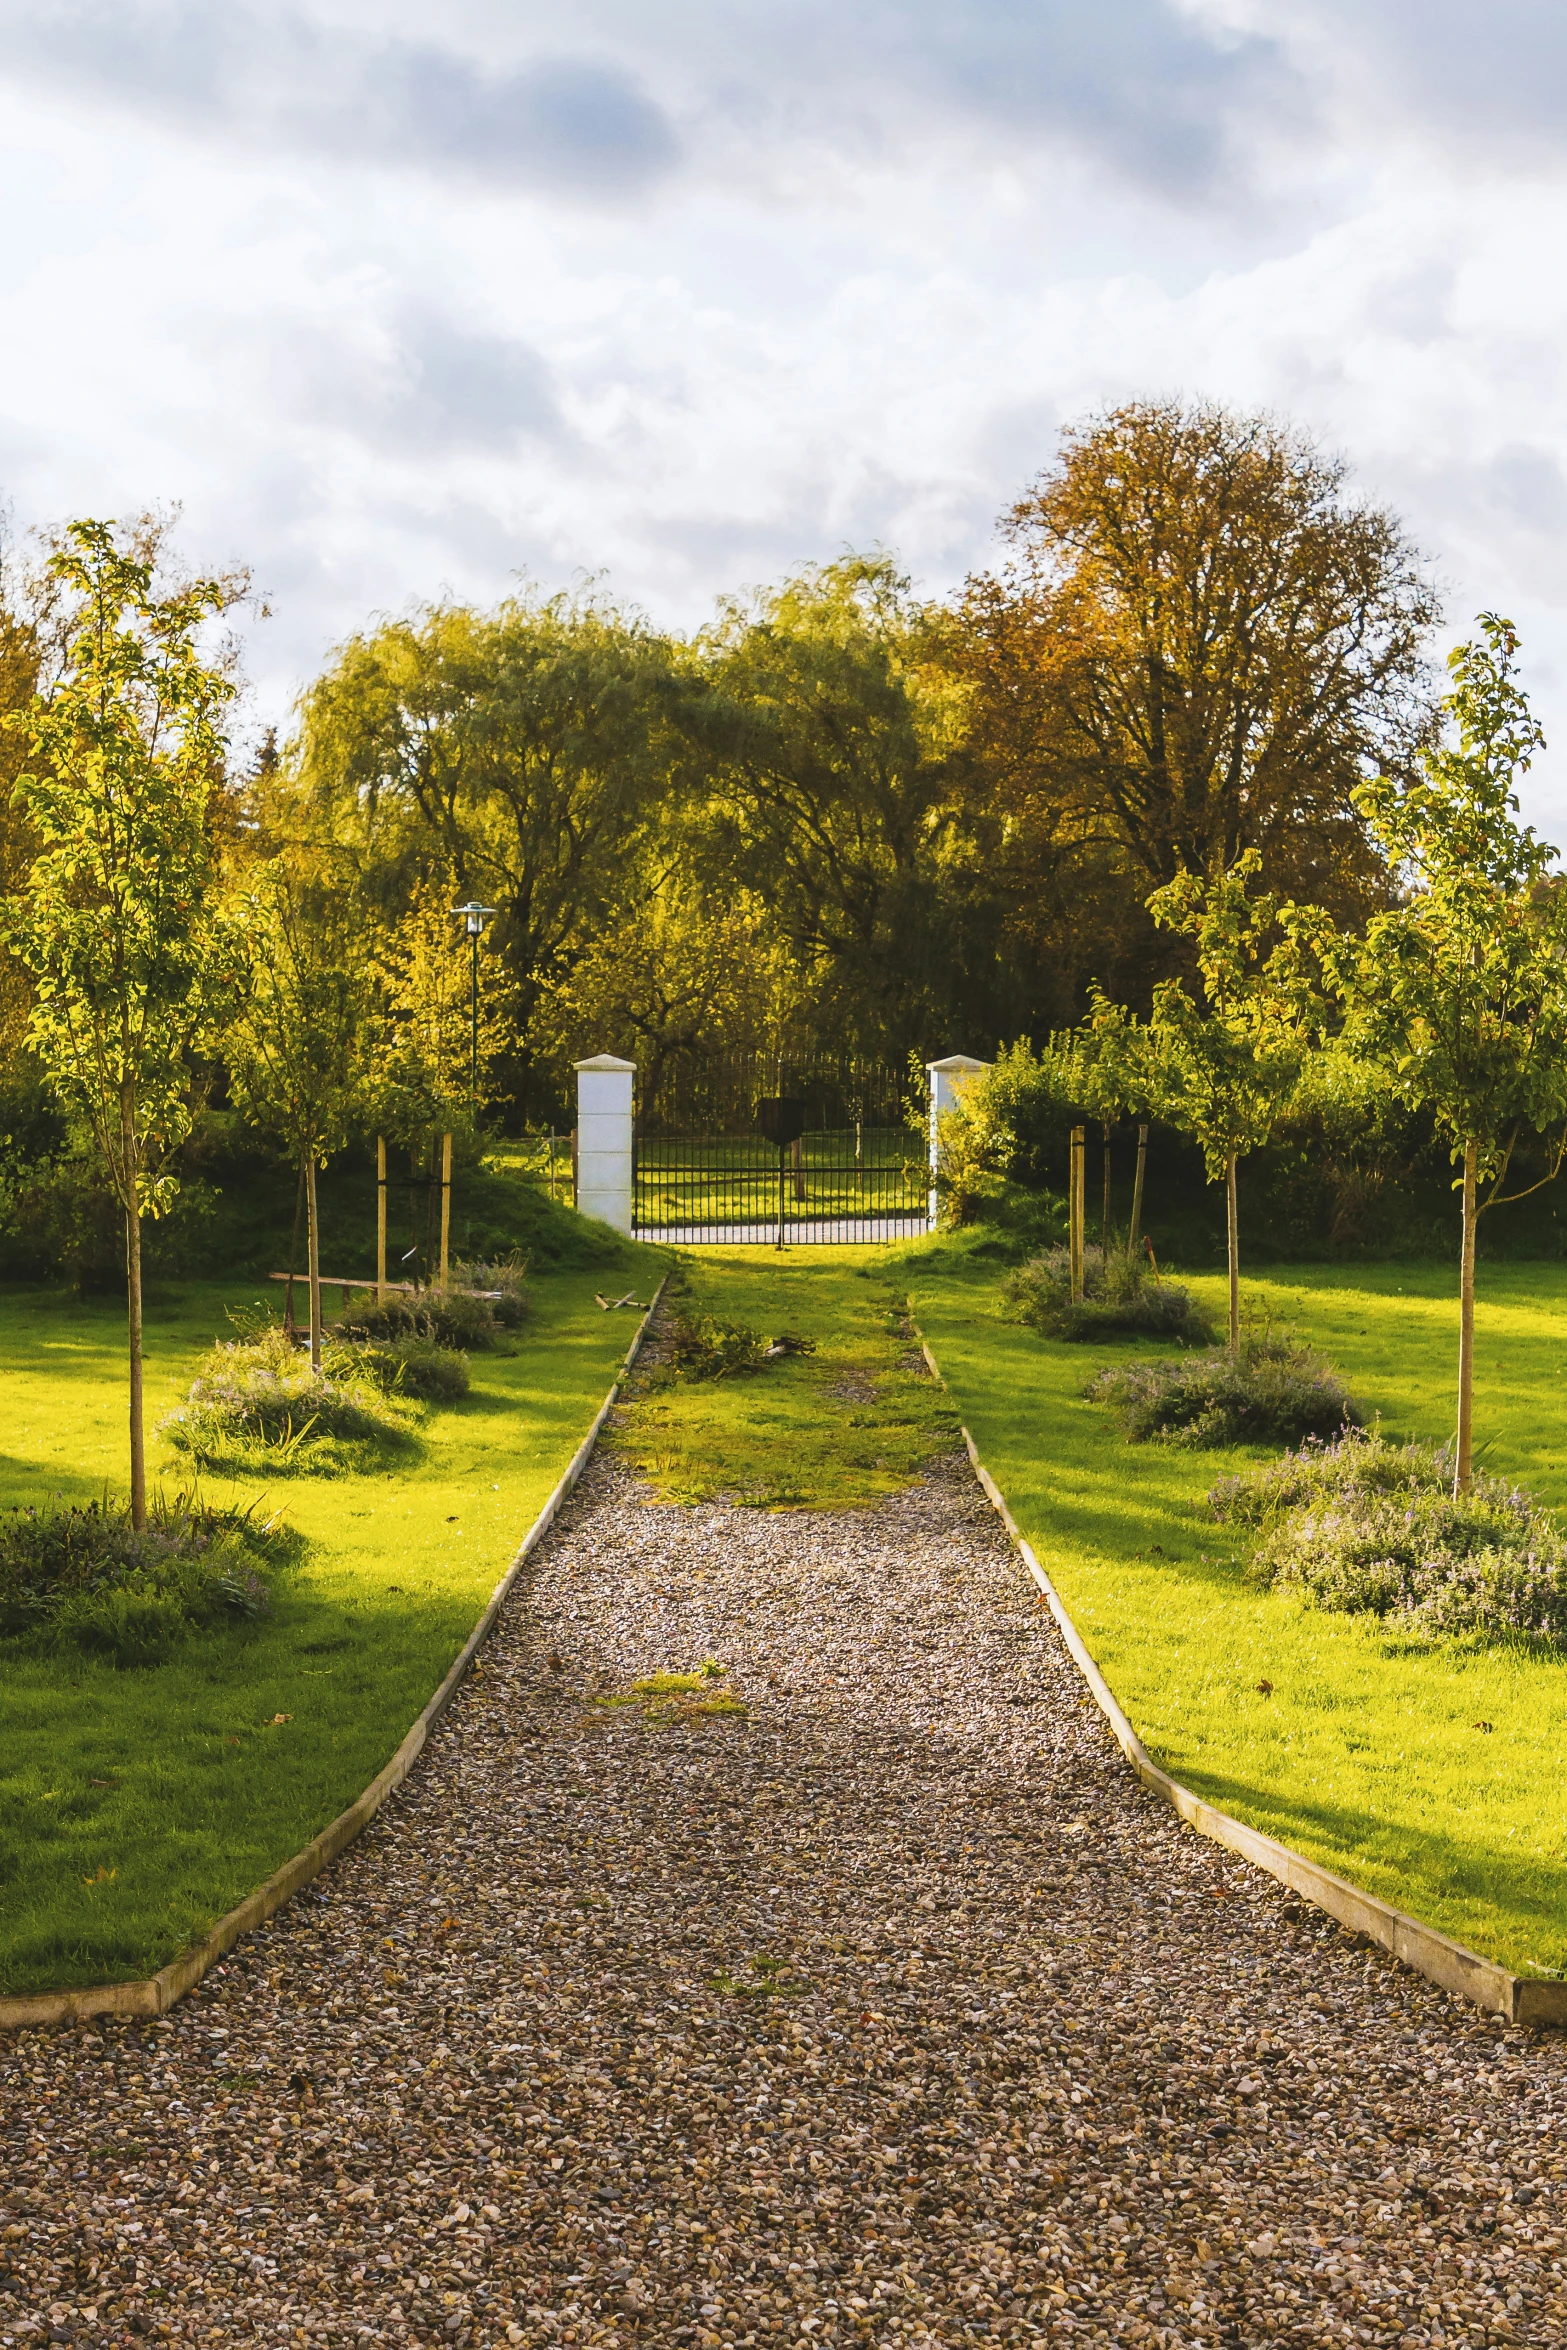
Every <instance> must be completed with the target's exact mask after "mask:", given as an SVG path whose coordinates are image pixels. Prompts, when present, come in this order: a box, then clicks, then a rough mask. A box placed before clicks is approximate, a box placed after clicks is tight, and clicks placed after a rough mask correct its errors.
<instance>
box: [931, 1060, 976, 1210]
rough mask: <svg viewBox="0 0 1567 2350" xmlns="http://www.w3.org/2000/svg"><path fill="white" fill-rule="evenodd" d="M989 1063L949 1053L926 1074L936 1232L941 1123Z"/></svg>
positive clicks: (935, 1062)
mask: <svg viewBox="0 0 1567 2350" xmlns="http://www.w3.org/2000/svg"><path fill="white" fill-rule="evenodd" d="M989 1067H990V1063H989V1062H988V1061H976V1060H975V1058H974V1056H973V1054H972V1053H949V1054H948V1055H947V1057H946V1059H945V1060H944V1061H927V1062H926V1064H925V1071H926V1074H927V1076H928V1077H929V1079H930V1228H931V1230H932V1232H934V1231H935V1229H936V1215H937V1204H938V1203H937V1198H936V1161H937V1157H938V1155H939V1153H940V1149H941V1120H942V1117H943V1115H944V1113H945V1112H946V1111H948V1110H951V1109H955V1108H956V1106H957V1102H958V1097H959V1095H960V1094H961V1093H962V1091H963V1088H964V1086H965V1085H967V1084H968V1083H969V1081H970V1080H971V1079H972V1078H974V1077H977V1076H978V1075H979V1073H980V1071H981V1070H982V1069H988V1068H989Z"/></svg>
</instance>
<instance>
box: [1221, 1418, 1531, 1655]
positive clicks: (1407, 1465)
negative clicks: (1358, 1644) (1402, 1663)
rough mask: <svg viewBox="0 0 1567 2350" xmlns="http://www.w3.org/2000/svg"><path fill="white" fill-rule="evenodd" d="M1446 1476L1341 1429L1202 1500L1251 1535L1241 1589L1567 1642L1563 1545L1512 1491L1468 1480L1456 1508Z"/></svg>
mask: <svg viewBox="0 0 1567 2350" xmlns="http://www.w3.org/2000/svg"><path fill="white" fill-rule="evenodd" d="M1452 1473H1453V1472H1452V1460H1451V1457H1450V1455H1449V1454H1448V1453H1447V1452H1446V1451H1445V1450H1443V1451H1439V1450H1437V1449H1436V1448H1434V1447H1433V1446H1430V1445H1423V1444H1407V1445H1402V1446H1394V1445H1390V1444H1385V1443H1384V1442H1383V1441H1382V1439H1381V1438H1380V1436H1377V1435H1372V1436H1366V1435H1362V1434H1359V1433H1346V1434H1345V1435H1343V1436H1341V1437H1339V1438H1338V1439H1337V1440H1336V1441H1335V1442H1333V1443H1331V1444H1308V1445H1305V1446H1303V1447H1302V1448H1301V1450H1300V1451H1299V1452H1296V1453H1291V1454H1289V1455H1288V1456H1287V1457H1286V1458H1285V1459H1284V1460H1282V1461H1278V1462H1275V1463H1274V1464H1273V1465H1272V1466H1271V1467H1269V1468H1266V1469H1261V1470H1258V1471H1257V1472H1256V1473H1255V1474H1254V1475H1252V1476H1249V1477H1226V1478H1223V1479H1221V1481H1220V1482H1219V1483H1218V1484H1217V1485H1215V1486H1214V1488H1213V1490H1212V1492H1211V1493H1210V1494H1209V1496H1208V1500H1209V1504H1210V1507H1211V1508H1212V1510H1213V1513H1214V1516H1215V1517H1216V1518H1218V1519H1219V1520H1220V1521H1221V1522H1223V1521H1226V1520H1227V1521H1229V1522H1231V1523H1234V1524H1239V1525H1252V1526H1257V1527H1259V1528H1260V1529H1261V1538H1260V1540H1259V1541H1258V1543H1257V1546H1256V1549H1255V1550H1254V1551H1253V1553H1252V1557H1251V1559H1250V1561H1249V1563H1248V1568H1247V1573H1248V1575H1249V1577H1250V1579H1251V1580H1253V1581H1254V1582H1258V1583H1262V1584H1266V1585H1281V1586H1284V1587H1287V1588H1291V1589H1294V1590H1298V1591H1300V1592H1302V1593H1304V1594H1305V1596H1306V1597H1307V1598H1308V1599H1309V1600H1310V1601H1311V1602H1312V1603H1313V1605H1315V1606H1317V1607H1323V1608H1332V1609H1335V1610H1337V1611H1339V1612H1340V1613H1343V1614H1346V1615H1362V1614H1371V1615H1376V1616H1395V1617H1398V1618H1400V1619H1402V1620H1403V1621H1405V1622H1407V1623H1408V1624H1410V1625H1411V1626H1412V1627H1413V1628H1415V1629H1417V1630H1419V1631H1422V1632H1450V1633H1467V1634H1471V1635H1475V1636H1478V1637H1481V1638H1484V1639H1493V1640H1494V1639H1502V1638H1507V1637H1509V1636H1511V1635H1515V1634H1519V1633H1523V1634H1526V1635H1529V1636H1531V1637H1533V1638H1536V1639H1542V1640H1548V1641H1551V1642H1552V1643H1553V1644H1555V1645H1558V1646H1560V1645H1562V1644H1563V1643H1564V1642H1567V1542H1564V1540H1563V1538H1562V1536H1561V1535H1560V1534H1559V1533H1558V1532H1557V1530H1556V1527H1555V1525H1554V1524H1553V1522H1552V1521H1551V1519H1550V1518H1549V1517H1548V1516H1547V1515H1546V1513H1545V1512H1544V1511H1543V1510H1542V1509H1540V1508H1539V1506H1538V1505H1537V1504H1536V1503H1535V1502H1534V1501H1532V1500H1531V1499H1530V1497H1529V1495H1527V1494H1526V1493H1523V1492H1520V1491H1519V1489H1518V1488H1517V1487H1516V1486H1511V1485H1508V1484H1507V1483H1506V1482H1505V1481H1504V1480H1503V1479H1501V1478H1498V1477H1486V1476H1479V1475H1477V1476H1476V1477H1475V1479H1474V1482H1473V1484H1472V1486H1471V1488H1470V1490H1469V1492H1468V1493H1466V1494H1464V1495H1462V1496H1460V1497H1458V1498H1456V1499H1455V1497H1454V1495H1453V1492H1452Z"/></svg>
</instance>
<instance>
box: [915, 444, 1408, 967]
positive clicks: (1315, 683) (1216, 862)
mask: <svg viewBox="0 0 1567 2350" xmlns="http://www.w3.org/2000/svg"><path fill="white" fill-rule="evenodd" d="M1004 528H1005V530H1006V532H1007V536H1008V538H1009V539H1010V541H1011V543H1012V547H1013V549H1014V556H1013V561H1012V563H1011V566H1010V568H1009V569H1008V570H1007V571H1006V572H1005V573H1004V574H1003V575H1001V576H999V577H990V578H980V579H975V580H972V581H971V582H970V583H969V590H968V594H967V597H966V599H965V604H964V609H963V614H962V620H963V629H962V631H961V632H960V635H959V637H958V638H957V639H954V640H952V642H953V644H954V645H955V647H956V651H955V656H954V657H955V658H956V659H957V660H958V663H959V666H960V668H962V669H963V670H964V671H965V673H966V674H967V675H968V677H969V678H970V680H971V683H972V686H973V690H974V730H975V732H974V753H973V755H974V759H975V773H976V777H977V788H978V789H979V790H980V791H981V793H982V794H983V793H986V792H988V793H989V794H991V795H993V796H994V799H995V800H996V801H997V802H998V803H999V804H1000V806H1001V807H1002V808H1003V809H1004V810H1005V811H1006V812H1007V814H1008V817H1009V820H1010V822H1011V824H1012V826H1013V828H1014V834H1015V835H1016V836H1017V837H1019V838H1020V839H1021V841H1022V843H1023V844H1024V845H1025V846H1030V847H1031V853H1032V854H1033V855H1034V856H1035V857H1036V858H1038V859H1039V860H1041V861H1042V863H1043V864H1044V865H1045V866H1046V868H1047V869H1048V868H1050V866H1051V864H1052V861H1061V860H1064V861H1065V862H1066V863H1067V865H1068V866H1069V867H1070V866H1073V865H1078V866H1081V867H1082V868H1083V869H1084V870H1085V871H1089V872H1097V870H1098V865H1099V861H1100V860H1102V858H1103V856H1104V855H1105V854H1106V853H1107V852H1109V853H1112V854H1113V855H1114V856H1116V857H1118V858H1119V859H1120V860H1122V861H1123V864H1124V867H1125V869H1126V870H1127V871H1128V872H1129V873H1133V874H1140V875H1141V876H1143V877H1145V878H1144V882H1143V887H1144V889H1145V890H1146V888H1147V886H1148V885H1149V884H1150V883H1152V884H1157V885H1161V886H1162V885H1163V884H1165V883H1167V882H1170V881H1173V880H1174V878H1175V876H1176V874H1177V873H1178V872H1181V871H1188V872H1193V873H1200V874H1211V873H1216V872H1219V871H1223V870H1226V869H1228V868H1230V867H1232V866H1233V865H1234V863H1235V861H1236V859H1237V858H1238V857H1239V856H1240V855H1241V853H1242V852H1243V851H1244V850H1247V849H1254V850H1256V851H1257V852H1258V855H1259V857H1260V860H1261V872H1262V876H1263V879H1264V882H1265V884H1266V885H1267V886H1268V887H1270V888H1273V889H1275V890H1280V891H1282V892H1283V894H1284V895H1286V896H1287V897H1291V898H1297V899H1305V898H1312V899H1315V901H1316V902H1318V903H1320V904H1323V905H1325V906H1328V907H1329V908H1331V909H1332V910H1333V911H1334V912H1335V913H1337V914H1339V915H1340V917H1341V918H1342V917H1346V916H1348V917H1352V918H1356V919H1358V918H1361V917H1363V916H1364V914H1365V913H1366V912H1367V911H1368V910H1369V909H1370V908H1371V907H1373V906H1375V905H1377V904H1381V903H1385V902H1386V900H1387V896H1388V876H1387V871H1386V867H1385V865H1384V864H1383V863H1382V861H1381V860H1380V858H1379V856H1378V854H1377V851H1376V844H1375V842H1374V840H1373V839H1372V837H1371V835H1370V832H1369V829H1368V824H1367V819H1366V817H1365V814H1364V812H1363V811H1362V810H1361V809H1360V808H1359V807H1358V806H1357V804H1356V801H1355V789H1356V786H1357V784H1359V783H1360V782H1362V781H1363V780H1365V779H1366V777H1367V776H1368V775H1369V774H1371V773H1374V772H1380V773H1384V774H1388V775H1393V776H1407V775H1409V774H1410V773H1411V772H1412V770H1413V765H1414V761H1415V759H1416V756H1417V754H1418V752H1419V750H1420V748H1421V746H1422V744H1423V743H1425V742H1426V741H1427V740H1428V739H1429V736H1430V727H1431V697H1430V689H1429V684H1428V679H1427V673H1426V669H1425V664H1424V659H1423V647H1424V644H1425V640H1426V638H1427V636H1428V633H1429V631H1430V629H1431V627H1432V625H1433V624H1434V622H1435V620H1436V618H1437V616H1438V615H1437V604H1436V597H1435V594H1434V591H1433V589H1432V587H1431V585H1430V583H1429V581H1428V579H1427V578H1426V576H1425V573H1424V571H1423V569H1422V567H1421V564H1420V562H1419V560H1418V558H1417V557H1416V555H1415V552H1414V550H1413V549H1412V548H1411V546H1410V544H1409V542H1408V540H1407V539H1406V537H1405V536H1404V534H1403V531H1402V530H1401V528H1400V526H1399V524H1398V523H1397V521H1396V520H1395V519H1394V517H1393V516H1392V515H1390V514H1389V513H1387V512H1385V511H1384V510H1382V509H1380V508H1378V507H1376V506H1374V505H1371V504H1369V503H1367V502H1366V501H1364V500H1361V499H1358V498H1356V497H1355V496H1354V494H1353V493H1352V491H1351V489H1350V486H1349V482H1348V478H1347V474H1346V469H1345V467H1344V465H1343V463H1342V462H1341V461H1340V460H1338V459H1336V458H1332V457H1328V456H1325V455H1324V454H1323V453H1322V452H1321V451H1320V450H1318V449H1316V448H1315V447H1313V445H1312V444H1311V443H1310V442H1309V441H1308V440H1306V439H1305V438H1304V437H1303V436H1302V435H1300V434H1298V433H1295V432H1292V431H1290V430H1289V429H1287V428H1286V427H1285V426H1283V425H1282V424H1279V423H1277V422H1276V421H1274V420H1273V419H1272V418H1269V417H1242V416H1236V415H1233V414H1231V413H1229V412H1227V411H1226V410H1224V409H1221V408H1216V407H1212V406H1198V407H1183V406H1182V405H1180V404H1179V403H1177V402H1175V401H1154V402H1135V403H1132V404H1129V405H1127V406H1125V407H1121V408H1118V409H1115V410H1113V411H1111V412H1110V413H1109V414H1107V415H1103V416H1100V417H1096V418H1092V419H1090V420H1089V421H1088V422H1086V423H1084V424H1081V425H1078V426H1075V427H1073V428H1071V429H1070V430H1069V431H1067V432H1066V434H1065V435H1064V436H1063V440H1062V445H1061V451H1060V455H1059V457H1058V459H1057V461H1056V463H1055V464H1054V465H1053V466H1052V467H1051V468H1050V469H1049V470H1048V471H1047V472H1046V473H1045V474H1043V475H1042V476H1041V477H1040V479H1039V480H1038V481H1037V482H1036V483H1035V484H1034V485H1033V487H1032V488H1031V489H1030V490H1029V491H1028V492H1027V493H1026V494H1025V495H1024V496H1023V497H1022V498H1020V499H1019V500H1018V502H1017V504H1016V505H1015V506H1014V507H1013V508H1012V510H1011V512H1010V513H1009V514H1008V515H1007V516H1006V518H1005V522H1004ZM1101 976H1103V974H1101Z"/></svg>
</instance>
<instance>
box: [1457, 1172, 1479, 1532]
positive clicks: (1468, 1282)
mask: <svg viewBox="0 0 1567 2350" xmlns="http://www.w3.org/2000/svg"><path fill="white" fill-rule="evenodd" d="M1479 1164H1480V1146H1479V1144H1478V1143H1477V1142H1474V1141H1470V1142H1466V1143H1465V1144H1464V1240H1463V1255H1462V1257H1461V1259H1460V1266H1459V1275H1458V1457H1457V1459H1456V1460H1455V1462H1454V1464H1453V1496H1454V1499H1455V1500H1456V1499H1457V1497H1458V1496H1459V1495H1460V1494H1463V1493H1467V1492H1468V1491H1469V1483H1470V1479H1471V1477H1472V1476H1473V1474H1474V1464H1473V1454H1474V1408H1475V1217H1476V1213H1477V1210H1476V1206H1475V1178H1476V1175H1477V1172H1478V1170H1479Z"/></svg>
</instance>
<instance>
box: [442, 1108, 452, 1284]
mask: <svg viewBox="0 0 1567 2350" xmlns="http://www.w3.org/2000/svg"><path fill="white" fill-rule="evenodd" d="M451 1254H452V1138H451V1136H450V1135H449V1134H443V1135H442V1136H441V1287H442V1288H443V1289H444V1288H445V1287H446V1279H447V1272H448V1268H449V1267H450V1264H451Z"/></svg>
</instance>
